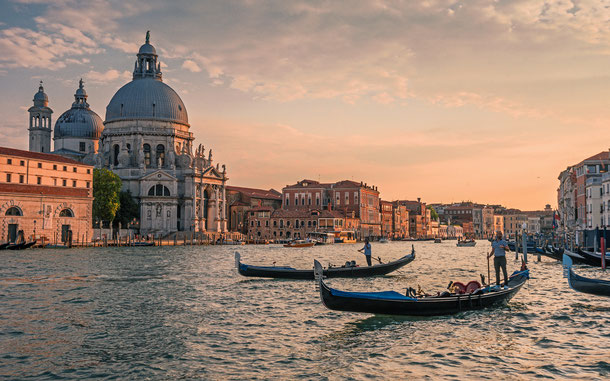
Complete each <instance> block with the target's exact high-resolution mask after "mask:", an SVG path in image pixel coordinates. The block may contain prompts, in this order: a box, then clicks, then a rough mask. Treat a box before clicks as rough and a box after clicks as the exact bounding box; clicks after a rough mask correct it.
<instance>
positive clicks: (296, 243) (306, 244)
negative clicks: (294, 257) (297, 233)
mask: <svg viewBox="0 0 610 381" xmlns="http://www.w3.org/2000/svg"><path fill="white" fill-rule="evenodd" d="M315 244H316V241H292V242H288V243H287V244H285V245H284V247H312V246H315Z"/></svg>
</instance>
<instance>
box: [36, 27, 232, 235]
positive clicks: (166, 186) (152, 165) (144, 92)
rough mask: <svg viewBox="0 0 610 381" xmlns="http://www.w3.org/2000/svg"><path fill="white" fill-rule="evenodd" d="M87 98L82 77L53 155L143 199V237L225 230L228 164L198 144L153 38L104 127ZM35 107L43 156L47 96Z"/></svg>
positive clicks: (109, 110)
mask: <svg viewBox="0 0 610 381" xmlns="http://www.w3.org/2000/svg"><path fill="white" fill-rule="evenodd" d="M39 92H42V93H43V94H44V91H43V90H42V85H41V87H40V90H39ZM36 97H38V98H39V99H38V101H37V98H36ZM86 100H87V95H86V93H85V90H84V87H83V82H82V80H81V81H80V83H79V89H78V90H77V92H76V94H75V102H74V103H73V105H72V108H71V109H70V110H68V111H66V112H65V113H64V114H62V116H60V118H59V119H58V121H57V122H56V124H55V134H54V143H55V147H54V151H53V153H57V154H60V155H62V156H66V157H70V158H72V159H76V160H79V161H81V162H83V163H87V164H94V165H95V167H96V168H107V169H110V170H112V171H113V172H114V173H116V174H117V175H118V176H119V177H120V178H121V180H122V182H123V190H127V191H129V192H131V195H132V197H134V199H136V200H137V201H138V202H139V205H140V221H139V222H140V232H141V233H142V234H148V233H152V234H156V235H166V234H168V233H171V232H175V231H194V232H226V231H227V221H226V218H225V216H226V207H227V206H226V182H227V174H226V167H225V166H224V165H222V166H220V165H219V164H218V163H214V161H213V157H212V150H211V149H210V150H209V151H208V152H207V153H206V152H205V148H204V147H203V146H202V145H201V144H200V145H199V146H197V147H194V140H195V138H194V136H193V134H192V133H191V132H190V125H189V123H188V114H187V110H186V107H185V106H184V103H183V102H182V100H181V99H180V96H179V95H178V94H177V93H176V92H175V91H174V90H173V89H172V88H171V87H170V86H168V85H167V84H165V83H164V82H163V78H162V73H161V64H160V62H158V55H157V52H156V49H155V48H154V46H152V45H151V44H150V36H149V34H148V33H147V35H146V43H145V44H143V45H142V46H141V47H140V50H139V52H138V54H137V59H136V62H135V65H134V71H133V79H132V80H131V81H130V82H129V83H127V84H125V85H124V86H123V87H121V88H120V89H119V90H118V91H117V92H116V93H115V95H114V96H113V97H112V99H111V100H110V102H109V104H108V106H107V107H106V117H105V121H104V122H103V123H101V119H100V118H99V117H98V116H97V114H95V113H94V112H93V111H91V110H90V109H89V105H88V104H87V102H86ZM45 101H46V103H45ZM37 102H38V103H37ZM45 107H46V108H45ZM47 109H48V110H47ZM30 110H31V111H30V150H32V151H37V152H42V150H44V149H45V148H46V149H49V148H47V147H50V142H49V141H47V140H48V139H49V138H50V135H51V132H50V128H49V126H50V122H51V118H50V115H51V113H52V110H51V109H49V108H48V98H47V97H46V94H45V95H44V96H42V95H38V93H37V95H35V97H34V106H33V107H32V108H31V109H30ZM39 116H40V119H38V117H39ZM64 116H65V117H64ZM96 117H97V118H96ZM32 142H34V144H33V143H32Z"/></svg>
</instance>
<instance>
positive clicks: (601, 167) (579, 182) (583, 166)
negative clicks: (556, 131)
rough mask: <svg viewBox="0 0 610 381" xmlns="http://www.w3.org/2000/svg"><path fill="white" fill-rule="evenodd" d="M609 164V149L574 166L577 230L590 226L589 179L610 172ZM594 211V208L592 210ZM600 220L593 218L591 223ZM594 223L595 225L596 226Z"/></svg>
mask: <svg viewBox="0 0 610 381" xmlns="http://www.w3.org/2000/svg"><path fill="white" fill-rule="evenodd" d="M608 164H610V157H609V153H608V151H603V152H600V153H598V154H597V155H594V156H591V157H589V158H587V159H585V160H583V161H581V162H580V163H578V164H576V165H575V166H573V170H574V172H575V174H576V197H575V199H576V204H575V206H576V215H575V218H576V223H575V227H576V229H577V230H583V229H586V228H587V227H588V221H589V218H588V213H587V208H588V207H587V193H586V187H587V180H588V179H590V178H593V177H596V178H601V176H602V174H604V173H607V172H608ZM591 213H593V210H592V211H591ZM597 221H598V220H597V219H596V220H595V221H593V219H592V220H591V224H592V225H593V224H595V225H597V224H598V222H597ZM595 225H593V226H595Z"/></svg>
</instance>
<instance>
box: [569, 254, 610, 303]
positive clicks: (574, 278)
mask: <svg viewBox="0 0 610 381" xmlns="http://www.w3.org/2000/svg"><path fill="white" fill-rule="evenodd" d="M563 268H564V274H563V275H564V277H566V278H568V284H569V285H570V287H571V288H572V289H573V290H575V291H578V292H583V293H586V294H593V295H599V296H610V281H608V280H603V279H594V278H586V277H584V276H581V275H578V274H576V273H575V272H574V270H573V269H572V259H571V258H570V257H569V256H568V255H564V256H563Z"/></svg>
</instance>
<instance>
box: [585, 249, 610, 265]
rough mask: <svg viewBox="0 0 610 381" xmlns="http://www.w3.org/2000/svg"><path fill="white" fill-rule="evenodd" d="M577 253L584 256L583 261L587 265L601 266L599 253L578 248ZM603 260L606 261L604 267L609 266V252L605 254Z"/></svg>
mask: <svg viewBox="0 0 610 381" xmlns="http://www.w3.org/2000/svg"><path fill="white" fill-rule="evenodd" d="M578 254H579V255H580V256H581V257H583V258H584V262H585V263H587V264H588V265H591V266H597V267H601V266H602V255H601V253H594V252H592V251H587V250H582V249H579V250H578ZM604 260H605V261H606V267H608V266H610V254H606V257H605V258H604Z"/></svg>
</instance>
